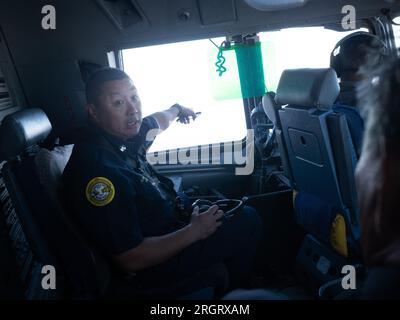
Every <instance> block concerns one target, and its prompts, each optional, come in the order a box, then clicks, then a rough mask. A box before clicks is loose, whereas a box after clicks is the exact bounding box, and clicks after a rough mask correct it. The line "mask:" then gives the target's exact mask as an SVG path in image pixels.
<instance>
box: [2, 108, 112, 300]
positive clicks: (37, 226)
mask: <svg viewBox="0 0 400 320" xmlns="http://www.w3.org/2000/svg"><path fill="white" fill-rule="evenodd" d="M50 131H51V124H50V122H49V120H48V118H47V116H46V115H45V114H44V112H43V111H42V110H40V109H26V110H23V111H20V112H17V113H15V114H12V115H9V116H7V117H6V118H4V120H3V122H2V125H1V127H0V136H1V138H0V154H1V155H2V157H3V159H4V160H6V161H7V163H6V164H5V165H4V166H3V169H2V175H3V177H4V180H5V185H6V187H7V189H8V191H9V193H10V196H11V199H12V202H13V204H14V205H15V209H16V213H17V216H18V218H19V220H20V221H21V226H22V228H23V230H24V233H25V234H26V237H27V240H28V242H29V244H30V246H31V248H32V251H33V255H34V257H35V259H36V260H37V261H39V262H40V263H41V264H42V265H51V266H54V267H55V270H56V289H55V290H46V289H44V288H42V286H41V279H40V278H43V275H41V277H39V281H38V282H37V283H35V285H36V286H37V293H35V294H33V295H32V296H28V297H27V298H33V299H38V298H61V297H73V298H92V297H96V296H98V295H99V294H101V292H102V290H103V289H104V287H105V286H106V285H104V282H99V275H100V274H101V275H102V276H103V277H105V278H107V272H103V271H104V270H103V264H102V262H101V261H99V260H96V258H95V255H94V253H93V251H92V250H91V249H90V248H89V246H88V245H87V244H86V243H85V241H83V240H82V238H81V237H80V236H79V234H78V232H76V230H75V229H74V228H73V226H72V224H71V223H70V222H69V220H68V218H67V216H66V215H65V214H64V212H63V209H62V207H61V206H60V205H59V203H58V202H57V201H56V195H55V194H54V192H53V194H51V193H48V192H47V191H48V190H49V189H53V190H55V189H56V186H55V185H54V184H53V185H51V184H50V185H47V188H46V187H45V185H43V184H42V181H43V175H42V176H41V174H40V173H39V172H38V170H37V168H38V166H37V164H38V165H39V167H40V165H41V163H38V159H35V157H36V155H37V154H38V152H39V151H40V149H39V148H38V143H40V142H41V141H42V140H43V139H45V138H46V136H47V135H48V134H49V133H50ZM10 141H12V143H10ZM39 158H40V157H39ZM64 165H65V164H64ZM61 167H62V165H60V169H61ZM41 169H42V170H41V171H42V173H43V172H46V171H47V172H50V170H47V169H44V168H41ZM39 171H40V170H39ZM60 173H61V171H60ZM52 178H53V180H54V181H53V182H54V183H55V184H56V183H57V178H58V177H57V175H55V176H53V177H52ZM48 180H49V179H48ZM50 180H51V179H50ZM100 270H101V271H100ZM105 270H106V268H105ZM106 281H107V279H106V280H105V282H106ZM43 292H44V293H45V294H44V295H43V294H42V293H43ZM47 293H51V294H50V295H48V294H47Z"/></svg>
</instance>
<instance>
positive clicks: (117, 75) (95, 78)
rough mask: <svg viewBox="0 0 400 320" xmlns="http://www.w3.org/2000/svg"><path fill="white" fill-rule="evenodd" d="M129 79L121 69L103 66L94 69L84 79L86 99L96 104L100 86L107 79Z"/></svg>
mask: <svg viewBox="0 0 400 320" xmlns="http://www.w3.org/2000/svg"><path fill="white" fill-rule="evenodd" d="M126 78H128V79H129V76H128V75H127V74H126V73H125V72H124V71H122V70H120V69H116V68H110V67H103V68H100V69H97V70H96V71H94V72H93V73H92V74H91V75H90V76H89V77H88V79H87V81H86V101H87V103H92V104H96V103H97V98H98V97H99V95H100V90H101V86H102V85H103V84H104V83H105V82H108V81H113V80H122V79H126Z"/></svg>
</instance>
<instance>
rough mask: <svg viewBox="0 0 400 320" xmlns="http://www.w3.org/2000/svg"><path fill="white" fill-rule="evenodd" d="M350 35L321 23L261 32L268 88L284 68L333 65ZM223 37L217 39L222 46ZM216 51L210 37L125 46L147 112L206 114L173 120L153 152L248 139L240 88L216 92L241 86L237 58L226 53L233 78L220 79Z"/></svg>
mask: <svg viewBox="0 0 400 320" xmlns="http://www.w3.org/2000/svg"><path fill="white" fill-rule="evenodd" d="M353 32H354V31H353ZM349 33H350V32H336V31H332V30H327V29H324V28H320V27H313V28H294V29H284V30H281V31H276V32H264V33H260V40H261V42H262V43H263V47H262V48H263V49H262V50H263V63H264V72H265V79H266V86H267V88H268V90H269V91H270V90H272V91H275V90H276V86H277V83H278V81H279V77H280V75H281V73H282V71H283V70H284V69H291V68H305V67H308V68H322V67H328V66H329V56H330V53H331V51H332V49H333V47H334V45H335V44H336V43H337V42H338V41H339V40H340V39H341V38H343V37H344V36H346V35H347V34H349ZM223 40H224V38H218V39H213V41H214V42H215V43H217V44H218V45H219V44H221V42H222V41H223ZM217 53H218V50H217V48H216V47H215V46H214V45H213V44H212V43H211V42H210V41H209V40H208V39H205V40H197V41H187V42H180V43H173V44H166V45H158V46H150V47H143V48H135V49H128V50H123V59H124V68H125V71H126V72H127V73H128V74H129V76H130V77H131V78H132V80H133V82H134V83H135V85H136V87H137V89H138V92H139V96H140V98H141V100H142V109H143V116H146V115H149V114H151V113H153V112H156V111H161V110H164V109H166V108H169V107H170V106H171V105H173V104H174V103H176V102H177V103H180V104H182V105H184V106H186V107H189V108H192V109H193V110H195V111H200V112H202V114H201V116H200V117H198V119H197V120H196V121H195V122H194V123H192V124H189V125H183V124H180V123H173V124H172V125H171V127H170V128H168V130H166V131H165V132H163V133H161V134H160V135H159V136H158V137H157V138H156V140H155V142H154V144H153V146H152V147H151V149H150V151H159V150H166V149H173V148H178V147H187V146H194V145H202V144H209V143H217V142H224V141H235V140H240V139H242V138H244V137H245V135H246V121H245V115H244V109H243V102H242V99H240V97H239V95H240V94H239V93H240V89H239V90H238V91H239V93H238V95H237V96H234V95H230V99H222V100H221V99H218V98H217V97H216V96H215V95H216V93H215V92H216V86H217V87H221V88H225V89H223V90H226V88H227V87H226V86H224V85H221V86H219V85H218V84H220V83H222V82H223V81H226V79H227V78H228V77H230V78H229V79H230V81H231V82H232V81H233V82H235V83H234V84H233V86H236V87H237V88H239V78H238V72H237V66H236V59H235V56H234V54H233V52H232V51H231V52H230V53H229V52H226V53H224V56H225V57H226V60H227V61H226V63H225V66H226V67H227V68H228V71H229V76H228V75H225V74H224V75H222V77H218V74H217V73H216V67H215V62H216V61H217V58H216V56H217ZM227 74H228V72H227ZM224 77H225V78H224ZM231 86H232V83H231ZM221 93H222V95H223V93H224V92H221ZM228 96H229V95H228ZM228 98H229V97H228Z"/></svg>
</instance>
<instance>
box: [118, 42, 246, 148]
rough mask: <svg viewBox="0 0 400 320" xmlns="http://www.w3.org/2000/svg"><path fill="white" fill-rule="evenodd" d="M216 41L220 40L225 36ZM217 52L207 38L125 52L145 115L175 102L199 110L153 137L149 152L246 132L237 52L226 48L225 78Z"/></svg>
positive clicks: (235, 137) (233, 138)
mask: <svg viewBox="0 0 400 320" xmlns="http://www.w3.org/2000/svg"><path fill="white" fill-rule="evenodd" d="M212 40H213V41H214V43H215V44H217V45H220V44H221V43H222V42H223V41H224V40H225V38H216V39H212ZM217 54H218V49H217V48H216V47H215V45H214V44H213V43H212V42H211V41H210V40H209V39H204V40H196V41H187V42H180V43H172V44H166V45H157V46H150V47H143V48H135V49H128V50H123V51H122V55H123V61H124V70H125V71H126V72H127V73H128V74H129V76H130V77H131V78H132V80H133V81H134V83H135V86H136V87H137V89H138V92H139V96H140V98H141V100H142V109H143V116H146V115H149V114H151V113H153V112H156V111H159V110H162V109H163V108H167V107H169V106H171V105H173V104H174V103H179V104H181V105H183V106H185V107H189V108H192V109H193V110H194V111H196V112H201V115H200V116H199V117H198V118H197V119H196V120H195V121H194V122H193V123H191V124H190V125H184V124H181V123H176V122H175V123H173V124H172V125H171V127H170V128H168V130H167V131H165V132H163V133H162V134H160V135H159V136H158V137H157V138H156V139H155V141H154V143H153V145H152V146H151V148H150V150H149V152H154V151H161V150H167V149H175V148H181V147H189V146H195V145H205V144H210V143H219V142H225V141H237V140H241V139H243V138H244V137H245V136H246V120H245V114H244V107H243V100H242V98H241V96H240V94H237V91H238V92H239V93H240V82H239V76H238V70H237V65H236V57H235V54H234V52H233V51H229V52H224V57H225V58H226V62H225V67H226V68H227V72H226V73H224V74H223V75H222V76H221V77H219V74H218V73H217V72H216V69H217V68H216V66H215V63H216V62H217ZM224 85H226V86H229V88H228V89H227V87H223V86H224ZM230 91H232V93H230ZM234 91H235V92H234Z"/></svg>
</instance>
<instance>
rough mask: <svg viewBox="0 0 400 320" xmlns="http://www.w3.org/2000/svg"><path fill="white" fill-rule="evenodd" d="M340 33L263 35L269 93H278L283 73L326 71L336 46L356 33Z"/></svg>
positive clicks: (318, 31) (318, 29) (304, 30)
mask: <svg viewBox="0 0 400 320" xmlns="http://www.w3.org/2000/svg"><path fill="white" fill-rule="evenodd" d="M357 31H368V30H367V29H358V30H353V31H350V32H338V31H334V30H330V29H325V28H323V27H305V28H290V29H282V30H280V31H272V32H261V33H260V34H259V35H260V41H261V42H262V54H263V62H264V74H265V82H266V87H267V89H268V91H274V92H275V91H276V88H277V86H278V82H279V79H280V77H281V74H282V72H283V70H285V69H296V68H327V67H329V60H330V54H331V52H332V50H333V48H334V47H335V44H336V43H337V42H339V40H340V39H342V38H344V37H345V36H347V35H349V34H351V33H353V32H357Z"/></svg>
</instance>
